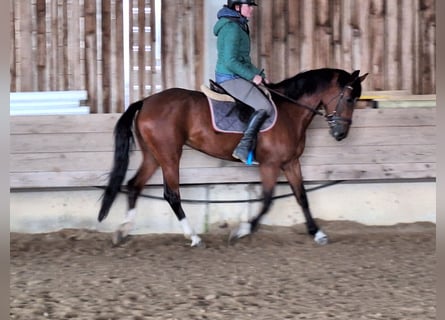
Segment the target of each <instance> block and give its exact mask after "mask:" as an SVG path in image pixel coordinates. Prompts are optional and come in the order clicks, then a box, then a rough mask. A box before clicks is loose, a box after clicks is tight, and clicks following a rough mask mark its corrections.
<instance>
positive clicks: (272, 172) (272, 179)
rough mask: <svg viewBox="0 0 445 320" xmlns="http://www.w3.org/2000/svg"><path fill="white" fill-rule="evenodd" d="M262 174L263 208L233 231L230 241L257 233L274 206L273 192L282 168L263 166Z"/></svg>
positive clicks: (261, 167)
mask: <svg viewBox="0 0 445 320" xmlns="http://www.w3.org/2000/svg"><path fill="white" fill-rule="evenodd" d="M260 174H261V181H262V187H263V206H262V207H261V209H260V212H259V213H258V214H257V215H256V216H255V217H253V218H252V219H250V220H249V221H248V222H241V223H240V225H239V226H238V228H237V229H235V230H234V231H232V233H231V234H230V236H229V241H232V240H234V239H237V238H238V239H239V238H242V237H245V236H247V235H250V234H251V233H253V232H255V231H257V230H258V227H259V225H260V222H261V219H262V218H263V216H264V215H265V214H266V213H267V212H268V211H269V209H270V206H271V205H272V200H273V191H274V189H275V185H276V183H277V179H278V175H279V174H280V168H279V167H278V166H274V165H261V166H260Z"/></svg>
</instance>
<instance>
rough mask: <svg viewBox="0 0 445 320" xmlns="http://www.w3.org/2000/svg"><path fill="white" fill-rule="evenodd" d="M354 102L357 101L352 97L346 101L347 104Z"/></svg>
mask: <svg viewBox="0 0 445 320" xmlns="http://www.w3.org/2000/svg"><path fill="white" fill-rule="evenodd" d="M354 100H355V99H353V98H351V97H348V98H347V99H346V102H347V103H353V102H354Z"/></svg>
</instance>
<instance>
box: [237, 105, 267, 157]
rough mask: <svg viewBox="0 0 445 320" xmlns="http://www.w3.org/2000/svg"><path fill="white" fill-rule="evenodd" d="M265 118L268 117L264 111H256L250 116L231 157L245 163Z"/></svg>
mask: <svg viewBox="0 0 445 320" xmlns="http://www.w3.org/2000/svg"><path fill="white" fill-rule="evenodd" d="M267 117H268V115H267V112H266V110H257V111H255V112H254V113H253V114H252V116H251V117H250V119H249V124H248V125H247V129H246V130H245V131H244V135H243V137H242V138H241V141H240V142H239V143H238V145H237V146H236V148H235V150H233V153H232V157H234V158H236V159H239V160H241V161H242V162H244V163H247V158H248V156H249V151H251V150H252V149H253V148H252V147H253V144H254V141H255V140H256V136H257V134H258V131H259V130H260V128H261V125H262V124H263V122H264V120H266V118H267Z"/></svg>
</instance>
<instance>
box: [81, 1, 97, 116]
mask: <svg viewBox="0 0 445 320" xmlns="http://www.w3.org/2000/svg"><path fill="white" fill-rule="evenodd" d="M84 5H85V9H84V10H85V72H86V75H87V77H86V80H85V82H86V89H87V91H88V93H89V97H88V105H89V106H91V111H92V112H95V111H96V110H98V99H99V97H98V94H97V93H98V87H97V74H98V66H97V50H98V48H97V45H96V40H97V38H96V34H97V32H96V1H92V0H91V1H85V4H84Z"/></svg>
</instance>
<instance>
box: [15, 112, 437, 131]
mask: <svg viewBox="0 0 445 320" xmlns="http://www.w3.org/2000/svg"><path fill="white" fill-rule="evenodd" d="M120 116H121V114H120V113H110V114H90V115H88V116H84V115H82V116H40V117H38V118H36V117H34V116H29V117H26V116H25V117H11V118H10V133H11V134H36V133H82V132H83V133H88V132H104V133H105V132H113V130H114V126H115V124H116V122H117V120H118V119H119V117H120ZM85 117H87V118H85ZM85 119H87V120H85ZM79 123H82V126H79ZM435 125H436V108H411V109H409V111H408V112H407V111H406V110H400V109H396V108H395V109H360V110H355V112H354V116H353V122H352V127H353V128H355V127H388V126H392V127H400V126H435ZM310 128H311V129H327V128H328V127H327V123H326V121H325V119H324V118H323V117H315V118H314V120H313V121H312V123H311V125H310Z"/></svg>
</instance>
